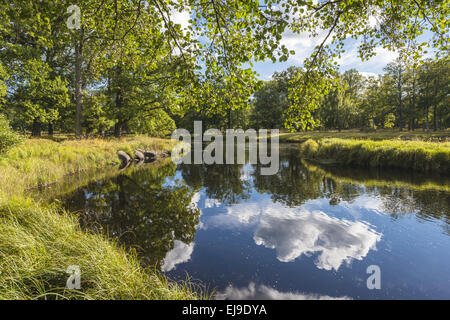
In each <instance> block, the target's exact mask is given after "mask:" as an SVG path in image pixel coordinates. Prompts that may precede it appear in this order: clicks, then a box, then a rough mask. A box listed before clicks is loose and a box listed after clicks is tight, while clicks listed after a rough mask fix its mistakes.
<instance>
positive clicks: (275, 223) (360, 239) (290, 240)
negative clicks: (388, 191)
mask: <svg viewBox="0 0 450 320" xmlns="http://www.w3.org/2000/svg"><path fill="white" fill-rule="evenodd" d="M356 205H358V202H357V203H356ZM351 208H353V206H352V207H351ZM351 208H349V213H351V211H352V210H350V209H351ZM377 208H379V203H377V202H373V203H370V205H369V207H368V208H367V209H369V210H376V209H377ZM204 225H205V227H220V228H231V229H236V228H242V227H248V226H250V225H255V226H256V229H255V233H254V236H253V239H254V241H255V243H256V244H257V245H263V246H265V247H266V248H271V249H275V250H276V253H277V259H278V260H279V261H282V262H290V261H293V260H295V259H297V258H298V257H300V256H302V255H311V254H313V253H318V254H319V255H318V258H317V260H316V261H315V264H316V266H317V267H318V268H319V269H325V270H332V269H334V270H338V269H339V268H340V266H341V265H342V264H343V263H350V262H351V261H352V260H353V259H356V260H362V259H363V258H364V257H365V256H366V255H367V254H368V253H369V251H370V250H374V249H376V243H377V242H378V241H380V239H381V234H379V233H377V232H376V231H375V230H373V229H372V228H371V226H370V225H368V224H367V223H364V222H361V221H349V220H345V219H338V218H334V217H330V216H328V215H327V214H326V213H324V212H323V211H317V210H316V211H311V210H307V209H306V206H303V207H300V208H289V207H285V206H283V205H281V204H279V203H273V202H272V201H271V200H270V199H265V200H263V201H259V202H251V203H242V204H235V205H232V206H230V207H229V208H227V212H226V213H225V214H220V215H215V216H210V217H205V219H204Z"/></svg>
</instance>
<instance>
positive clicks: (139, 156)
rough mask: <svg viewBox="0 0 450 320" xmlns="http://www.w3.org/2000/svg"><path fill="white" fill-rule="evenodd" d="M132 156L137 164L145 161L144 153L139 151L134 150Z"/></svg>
mask: <svg viewBox="0 0 450 320" xmlns="http://www.w3.org/2000/svg"><path fill="white" fill-rule="evenodd" d="M134 154H135V155H136V157H135V159H136V160H137V161H138V162H141V161H144V160H145V155H144V153H143V152H142V151H140V150H135V151H134Z"/></svg>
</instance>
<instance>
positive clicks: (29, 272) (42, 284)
mask: <svg viewBox="0 0 450 320" xmlns="http://www.w3.org/2000/svg"><path fill="white" fill-rule="evenodd" d="M71 265H77V266H79V267H80V270H81V289H80V290H69V289H66V288H65V287H66V281H67V279H68V277H69V275H68V274H67V273H66V270H67V268H68V267H69V266H71ZM0 274H1V276H0V298H1V299H34V298H41V299H44V298H45V299H70V298H78V299H79V298H81V299H196V298H198V296H199V295H198V294H197V293H195V292H194V291H193V288H192V287H189V286H187V285H186V284H177V283H172V282H169V281H167V280H166V279H165V278H164V277H162V276H160V275H158V274H157V273H155V272H154V271H153V270H145V269H142V268H141V267H140V265H139V262H138V260H137V258H136V254H135V253H134V252H129V251H128V252H127V251H125V250H124V249H123V248H122V247H119V246H118V244H117V243H114V242H111V241H108V240H107V239H106V238H104V237H103V236H101V235H98V234H89V233H86V232H83V231H81V230H80V227H79V224H78V222H77V219H76V217H74V216H72V215H71V214H69V213H67V212H65V211H62V210H59V209H55V208H43V207H41V206H38V205H37V204H35V203H33V202H32V201H26V200H23V199H21V200H18V199H11V200H10V201H9V202H8V203H4V202H3V203H0Z"/></svg>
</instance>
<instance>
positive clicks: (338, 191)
mask: <svg viewBox="0 0 450 320" xmlns="http://www.w3.org/2000/svg"><path fill="white" fill-rule="evenodd" d="M331 173H332V174H331ZM443 179H444V178H440V179H437V180H433V179H432V178H430V177H423V176H420V175H418V174H415V173H409V175H408V174H407V173H405V172H404V171H400V172H399V173H398V175H396V174H395V172H394V171H392V170H389V171H387V172H386V173H384V174H383V173H381V172H380V170H369V169H363V170H362V169H356V168H340V167H318V166H315V165H311V164H308V163H306V162H305V161H302V160H301V159H300V157H299V155H298V153H296V152H293V151H292V150H288V151H287V152H285V153H282V154H280V170H279V171H278V173H277V174H275V175H269V176H262V175H260V166H259V165H257V166H255V170H254V173H253V180H254V186H255V188H256V190H257V191H258V192H260V193H269V194H271V195H272V200H273V201H276V202H280V203H283V204H285V205H287V206H299V205H301V204H303V203H305V201H307V200H310V199H317V198H326V199H329V200H330V204H331V205H336V204H338V203H339V202H340V201H347V202H352V201H353V200H354V199H355V198H357V197H358V196H360V195H363V194H365V193H368V194H370V195H372V196H376V197H378V198H379V199H380V200H381V202H382V206H381V207H380V208H379V209H380V210H382V211H384V212H386V213H388V214H390V215H392V216H393V217H398V216H399V215H401V214H410V213H417V214H419V215H420V216H422V217H425V218H426V217H430V216H431V217H434V218H437V219H442V220H443V221H445V222H446V223H447V224H448V223H449V219H450V194H449V193H448V192H446V191H444V190H435V189H424V190H421V189H420V188H417V189H412V188H409V187H407V186H406V187H397V186H393V187H392V186H389V181H396V182H398V181H405V183H410V184H414V183H424V181H425V182H429V181H431V182H434V181H436V182H435V183H446V181H447V180H445V179H444V180H443ZM369 180H370V185H368V186H366V185H365V184H364V181H369ZM377 181H379V182H380V183H379V184H377ZM386 181H388V183H386ZM447 227H448V226H447Z"/></svg>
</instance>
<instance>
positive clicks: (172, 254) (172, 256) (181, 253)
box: [161, 240, 194, 272]
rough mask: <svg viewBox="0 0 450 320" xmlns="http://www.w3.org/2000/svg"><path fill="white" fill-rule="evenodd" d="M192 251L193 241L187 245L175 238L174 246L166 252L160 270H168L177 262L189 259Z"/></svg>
mask: <svg viewBox="0 0 450 320" xmlns="http://www.w3.org/2000/svg"><path fill="white" fill-rule="evenodd" d="M193 251H194V242H192V243H191V244H189V245H187V244H185V243H184V242H182V241H179V240H175V243H174V248H173V249H172V250H170V251H169V252H167V254H166V257H165V258H164V261H163V264H162V266H161V270H162V271H164V272H168V271H170V270H172V269H174V268H175V266H176V265H177V264H180V263H184V262H187V261H189V259H191V255H192V252H193Z"/></svg>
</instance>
